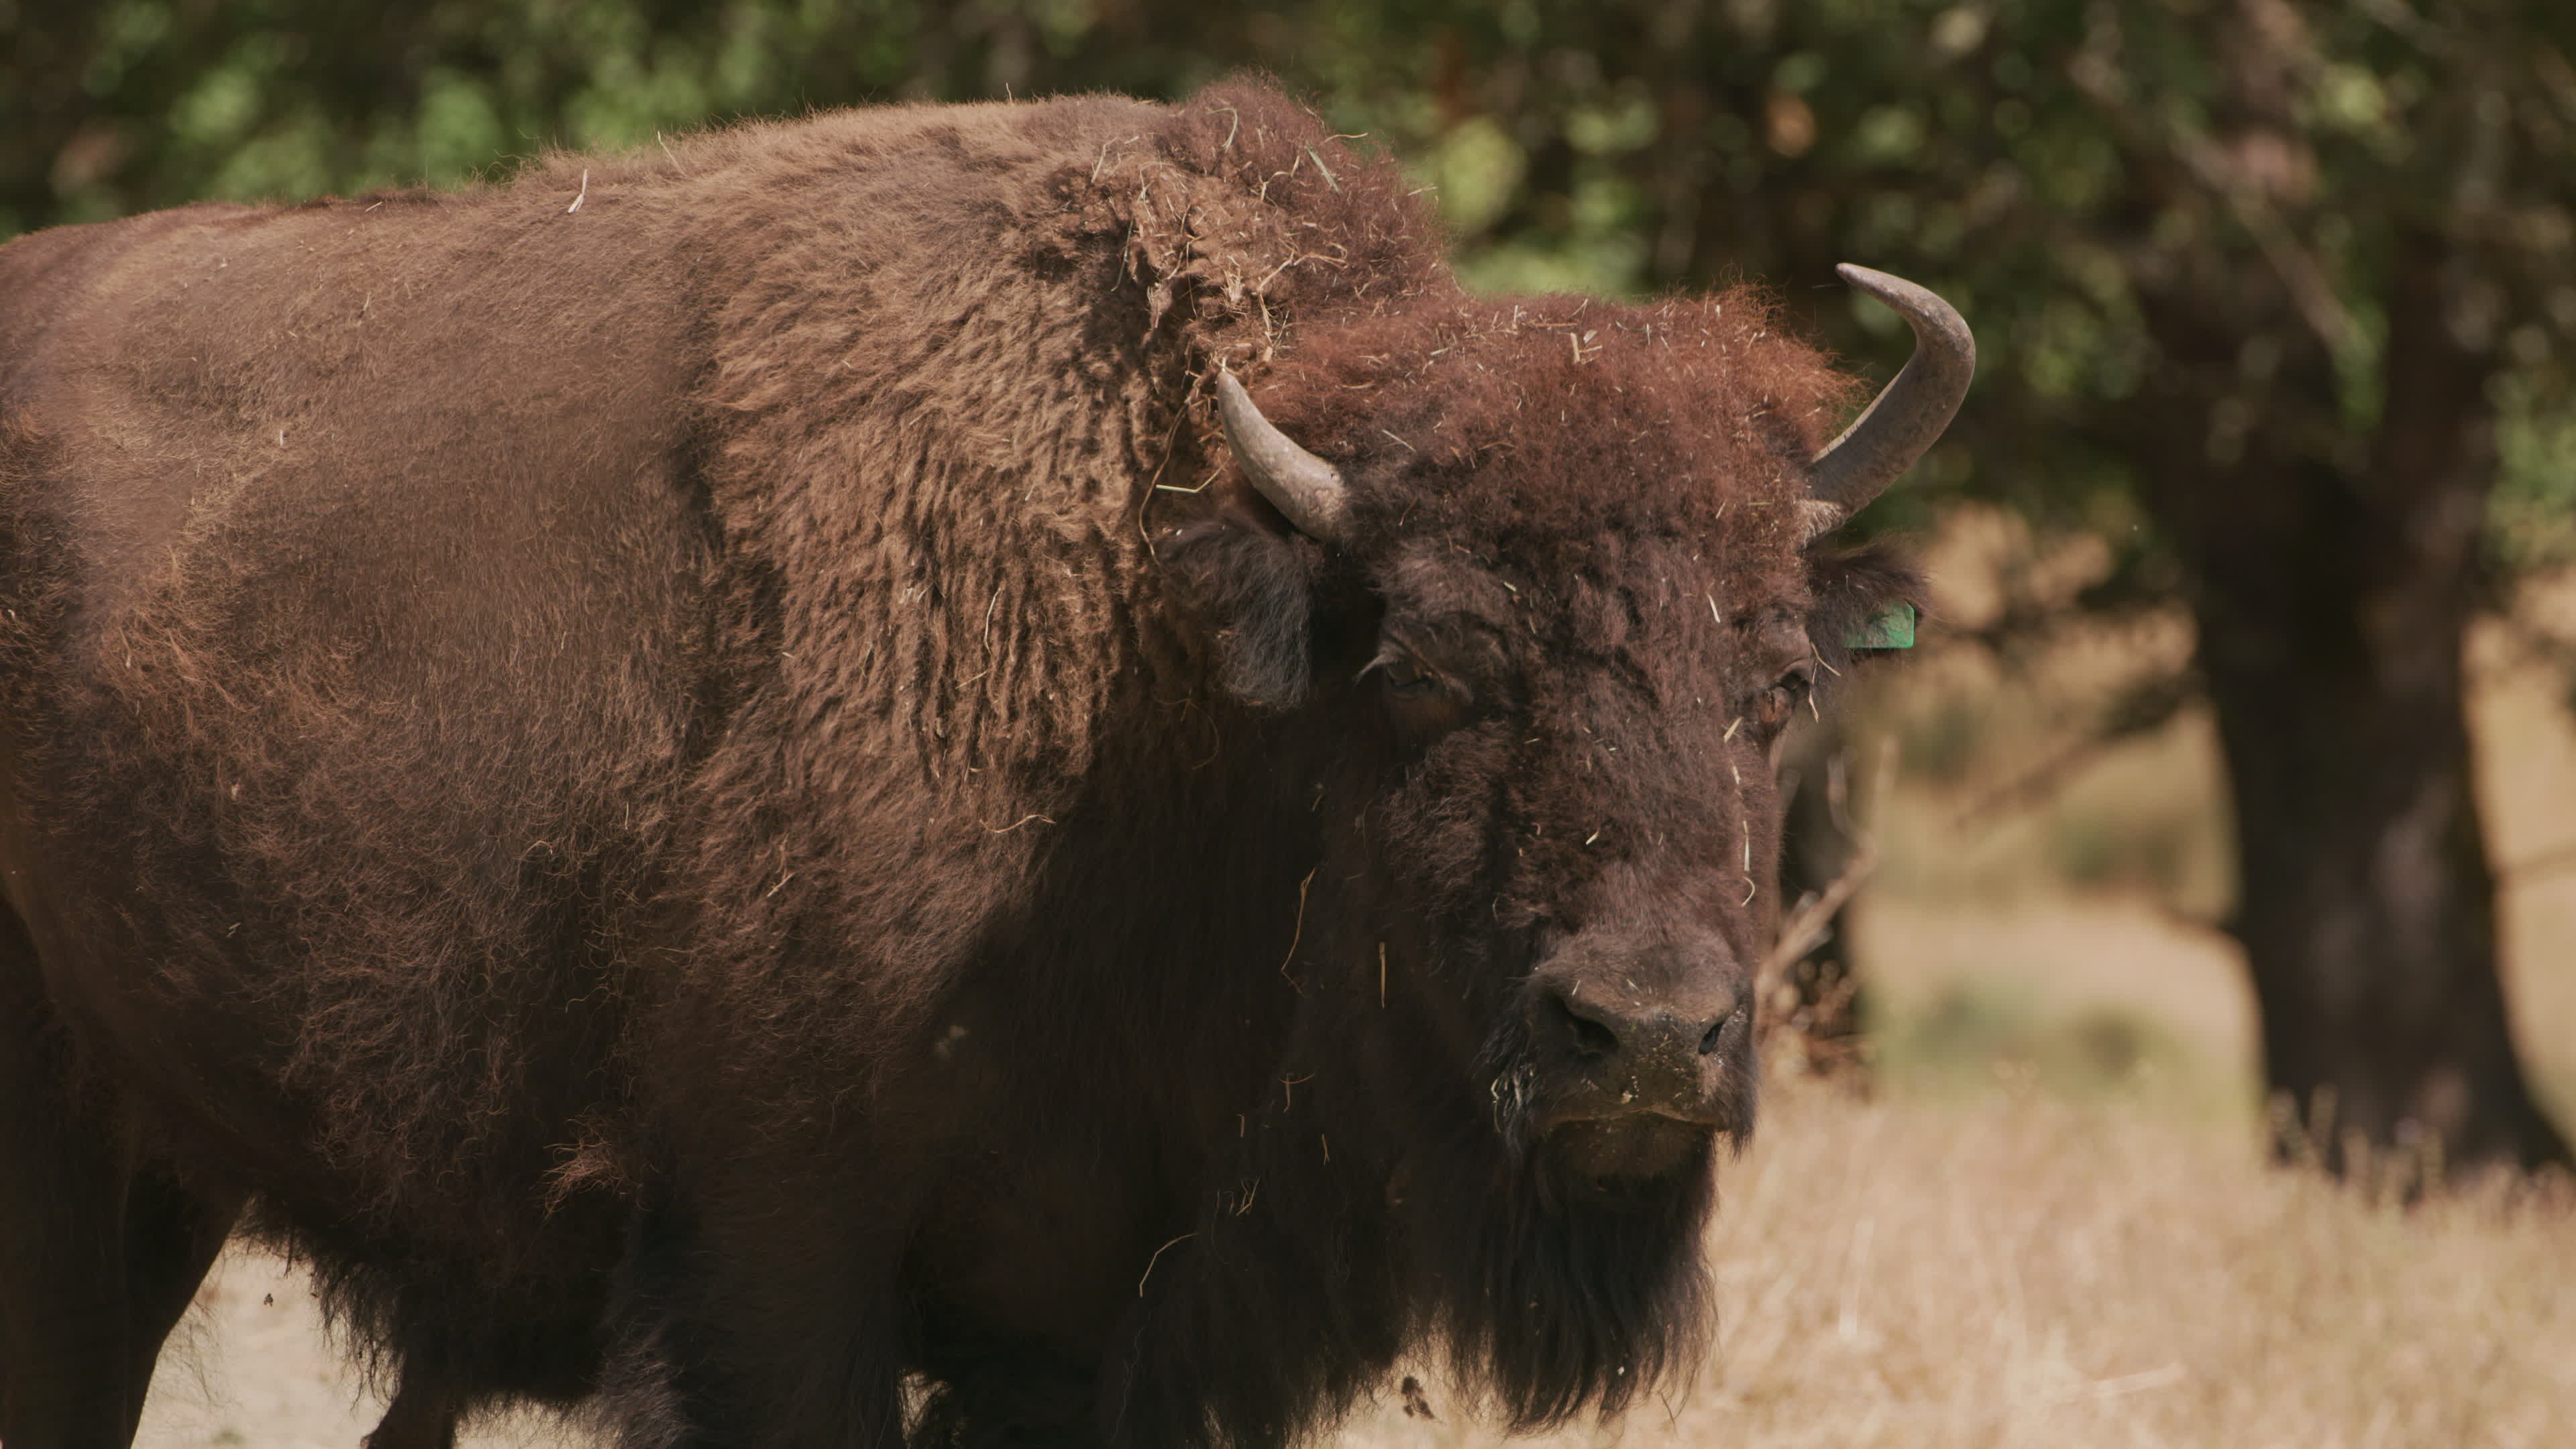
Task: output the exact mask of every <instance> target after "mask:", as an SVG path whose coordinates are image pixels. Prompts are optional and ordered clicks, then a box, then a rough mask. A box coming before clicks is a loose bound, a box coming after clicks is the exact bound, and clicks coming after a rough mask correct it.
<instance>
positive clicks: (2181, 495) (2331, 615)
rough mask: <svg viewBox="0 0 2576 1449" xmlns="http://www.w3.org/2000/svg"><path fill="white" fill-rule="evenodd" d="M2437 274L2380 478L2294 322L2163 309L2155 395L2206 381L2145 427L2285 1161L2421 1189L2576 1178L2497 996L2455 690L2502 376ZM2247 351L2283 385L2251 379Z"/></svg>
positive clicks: (2153, 496)
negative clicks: (2384, 1166)
mask: <svg viewBox="0 0 2576 1449" xmlns="http://www.w3.org/2000/svg"><path fill="white" fill-rule="evenodd" d="M2446 263H2447V253H2446V251H2445V248H2444V247H2443V245H2442V244H2441V243H2440V241H2439V240H2438V239H2436V238H2432V237H2429V236H2424V235H2417V236H2414V237H2412V238H2410V239H2409V240H2408V241H2407V242H2406V244H2405V246H2404V249H2403V252H2402V254H2401V256H2400V257H2399V258H2398V259H2397V265H2396V268H2395V271H2394V274H2393V281H2392V285H2391V287H2390V289H2389V295H2388V296H2387V298H2386V302H2387V316H2388V324H2389V336H2388V348H2387V361H2386V365H2385V371H2384V378H2385V389H2386V391H2385V402H2384V404H2383V409H2382V416H2381V418H2380V421H2379V426H2378V433H2377V435H2376V440H2375V443H2374V445H2373V447H2372V449H2371V454H2370V456H2369V457H2367V458H2358V457H2352V456H2347V455H2342V454H2337V453H2335V452H2334V450H2332V449H2331V448H2328V447H2324V446H2321V443H2322V441H2323V439H2325V438H2326V437H2327V435H2328V433H2329V432H2330V431H2331V430H2329V429H2327V428H2323V427H2319V426H2316V425H2317V424H2320V423H2323V422H2325V421H2327V420H2329V419H2331V418H2332V417H2333V411H2332V410H2333V408H2334V406H2335V403H2334V397H2335V394H2334V391H2333V389H2334V386H2335V378H2334V373H2333V368H2332V364H2331V361H2330V359H2329V357H2328V356H2327V354H2326V353H2325V351H2324V349H2323V348H2322V346H2319V345H2317V344H2316V343H2315V342H2314V341H2313V339H2307V340H2300V339H2297V338H2296V337H2292V338H2291V339H2290V340H2288V341H2286V342H2285V341H2283V340H2282V338H2283V337H2284V335H2286V334H2288V333H2292V332H2294V331H2295V328H2296V324H2295V323H2287V324H2286V325H2285V328H2284V330H2283V332H2282V333H2275V334H2272V336H2271V337H2270V338H2269V339H2267V340H2263V341H2261V342H2260V343H2259V344H2252V343H2249V342H2248V341H2247V338H2248V337H2249V336H2252V337H2257V338H2260V337H2263V336H2264V334H2262V333H2260V332H2259V331H2255V332H2251V333H2249V331H2248V330H2247V329H2246V328H2245V325H2244V324H2245V317H2246V314H2245V313H2244V312H2243V311H2238V312H2237V313H2236V315H2235V316H2234V318H2233V319H2232V321H2233V325H2230V321H2231V319H2230V318H2228V317H2227V316H2226V315H2225V314H2224V313H2222V312H2220V311H2219V308H2220V307H2221V306H2222V305H2223V302H2222V299H2223V297H2224V296H2225V293H2223V292H2222V293H2219V294H2216V295H2204V296H2203V297H2201V298H2200V299H2199V300H2198V301H2197V302H2196V303H2194V304H2175V305H2167V306H2163V307H2154V308H2151V309H2150V310H2151V312H2152V313H2153V314H2154V322H2155V324H2156V325H2157V330H2158V333H2159V337H2160V340H2161V341H2163V342H2165V343H2166V344H2167V347H2168V349H2169V352H2168V358H2167V361H2168V363H2169V364H2174V365H2175V367H2174V371H2173V372H2172V373H2171V374H2169V376H2175V377H2187V378H2192V379H2194V381H2190V382H2181V383H2174V384H2168V385H2166V386H2164V387H2163V388H2161V389H2160V391H2161V392H2162V394H2163V395H2162V396H2161V397H2159V398H2156V399H2152V400H2151V401H2152V402H2161V403H2162V404H2163V406H2162V407H2158V408H2154V409H2153V410H2152V412H2151V413H2150V416H2159V417H2161V419H2162V421H2163V424H2164V425H2163V426H2162V427H2161V428H2160V429H2159V431H2161V433H2162V434H2163V442H2162V444H2161V446H2158V445H2155V444H2149V445H2148V446H2149V447H2150V449H2151V459H2150V467H2152V468H2154V469H2155V470H2156V472H2157V473H2158V475H2159V476H2158V477H2157V478H2156V480H2155V483H2154V486H2152V487H2151V488H2150V489H2149V498H2150V502H2151V506H2153V507H2154V508H2155V509H2156V512H2157V513H2158V516H2159V517H2160V519H2161V520H2162V521H2163V522H2164V523H2165V525H2166V526H2167V527H2168V528H2170V529H2172V530H2173V532H2174V533H2175V536H2176V539H2177V542H2178V543H2179V544H2180V546H2181V548H2182V550H2183V551H2184V553H2185V554H2186V555H2187V556H2188V557H2189V559H2190V560H2191V563H2192V565H2193V572H2194V574H2195V575H2196V576H2197V578H2196V582H2197V590H2196V597H2195V601H2194V604H2195V614H2196V616H2197V620H2198V624H2199V629H2200V643H2199V649H2200V661H2201V665H2202V668H2203V669H2204V671H2205V673H2206V675H2207V678H2208V680H2209V687H2210V692H2211V695H2212V697H2213V699H2214V701H2215V703H2216V707H2217V714H2218V726H2219V734H2220V738H2221V741H2222V745H2223V748H2224V751H2225V755H2226V764H2227V772H2228V778H2229V782H2230V784H2231V786H2232V788H2233V791H2234V795H2235V807H2236V839H2237V845H2238V849H2239V853H2240V859H2241V872H2242V874H2241V894H2240V899H2241V902H2242V904H2241V905H2240V906H2239V907H2238V911H2237V915H2236V919H2235V921H2234V922H2233V930H2234V932H2235V934H2236V936H2237V938H2238V939H2239V940H2240V941H2241V942H2242V943H2243V944H2244V948H2245V954H2246V960H2247V964H2248V966H2249V968H2250V970H2251V972H2252V975H2253V980H2254V988H2255V995H2256V999H2257V1001H2258V1003H2259V1006H2260V1009H2261V1013H2262V1040H2263V1057H2264V1070H2265V1073H2266V1077H2267V1079H2268V1082H2269V1085H2270V1087H2271V1089H2272V1091H2273V1093H2274V1094H2275V1101H2276V1103H2277V1104H2280V1105H2281V1106H2282V1107H2284V1108H2286V1110H2280V1111H2276V1114H2275V1142H2274V1146H2275V1150H2276V1151H2278V1152H2279V1153H2281V1154H2282V1155H2284V1156H2291V1157H2303V1156H2305V1155H2307V1154H2309V1153H2311V1152H2313V1153H2315V1154H2316V1155H2317V1156H2318V1157H2319V1158H2320V1159H2321V1160H2322V1161H2323V1162H2324V1163H2325V1164H2326V1166H2327V1167H2328V1168H2329V1169H2330V1170H2333V1171H2336V1172H2346V1171H2349V1170H2351V1169H2352V1168H2354V1167H2355V1166H2356V1165H2357V1164H2356V1163H2355V1162H2354V1161H2353V1160H2352V1156H2351V1149H2352V1146H2353V1145H2354V1144H2355V1143H2362V1144H2367V1145H2368V1147H2369V1148H2371V1149H2372V1150H2373V1151H2374V1153H2387V1152H2393V1153H2395V1154H2396V1158H2395V1159H2394V1160H2395V1161H2396V1162H2398V1163H2399V1164H2400V1165H2401V1170H2407V1169H2409V1168H2415V1169H2421V1170H2423V1171H2425V1172H2426V1173H2428V1174H2429V1175H2433V1176H2439V1175H2442V1174H2445V1173H2448V1172H2452V1171H2456V1170H2459V1169H2462V1168H2468V1167H2473V1166H2481V1165H2488V1164H2510V1165H2514V1166H2519V1167H2524V1168H2530V1167H2535V1166H2538V1165H2540V1164H2543V1163H2548V1162H2558V1163H2565V1162H2568V1161H2569V1153H2568V1146H2567V1142H2566V1140H2565V1139H2564V1138H2563V1137H2562V1136H2560V1134H2559V1133H2558V1131H2557V1130H2556V1129H2555V1128H2554V1127H2553V1126H2552V1125H2551V1124H2550V1122H2549V1120H2548V1119H2547V1118H2546V1117H2545V1116H2544V1115H2543V1114H2542V1113H2541V1111H2540V1109H2539V1107H2538V1106H2537V1104H2536V1103H2535V1102H2534V1101H2533V1099H2532V1096H2531V1092H2530V1090H2529V1087H2528V1086H2527V1084H2526V1083H2525V1081H2524V1079H2523V1075H2522V1071H2521V1068H2520V1066H2519V1065H2518V1064H2517V1062H2516V1060H2515V1056H2514V1050H2513V1042H2512V1036H2511V1032H2510V1030H2509V1028H2508V1026H2507V1024H2506V1013H2505V1006H2504V996H2503V990H2502V987H2501V984H2500V982H2499V980H2498V976H2497V956H2496V926H2495V905H2494V896H2495V880H2494V875H2493V872H2492V871H2491V870H2490V868H2489V866H2488V862H2487V857H2486V850H2485V845H2484V840H2483V836H2482V833H2481V830H2480V825H2479V817H2478V804H2477V798H2476V793H2475V788H2474V777H2473V774H2472V770H2471V760H2470V741H2469V737H2468V729H2467V724H2466V719H2465V715H2464V712H2463V706H2464V703H2465V700H2464V689H2463V669H2462V663H2463V661H2462V650H2463V645H2464V640H2465V633H2466V629H2467V626H2468V624H2469V622H2470V619H2471V617H2472V615H2473V613H2474V611H2475V608H2476V606H2477V604H2478V601H2479V597H2480V593H2479V585H2480V562H2481V560H2480V527H2481V522H2482V520H2483V517H2484V513H2485V504H2486V498H2487V493H2488V491H2489V489H2490V487H2491V485H2492V483H2493V481H2494V475H2495V467H2496V460H2495V450H2494V443H2493V432H2494V416H2493V411H2494V410H2493V406H2492V404H2491V403H2490V402H2489V400H2488V396H2487V382H2488V379H2489V378H2490V376H2491V375H2492V373H2493V370H2494V368H2493V363H2492V361H2491V360H2490V356H2489V352H2488V346H2487V339H2485V338H2483V337H2480V336H2476V335H2463V334H2464V333H2470V334H2474V332H2475V328H2474V327H2473V326H2464V325H2463V323H2462V309H2461V308H2460V306H2459V299H2457V298H2455V297H2451V296H2448V295H2446V281H2447V278H2446V275H2445V268H2446ZM2238 280H2239V282H2240V286H2239V288H2238V289H2237V296H2238V299H2239V301H2240V303H2241V302H2242V300H2243V298H2244V296H2245V293H2246V288H2244V287H2243V286H2242V285H2241V284H2242V282H2243V280H2244V279H2242V278H2240V279H2238ZM2254 290H2258V291H2268V290H2269V288H2268V286H2261V285H2258V286H2257V287H2256V288H2255V289H2254ZM2256 310H2257V313H2258V315H2259V313H2260V312H2261V311H2263V310H2269V309H2261V308H2258V309H2256ZM2275 315H2280V314H2279V313H2277V312H2276V313H2275ZM2470 320H2471V321H2472V322H2473V321H2474V318H2473V317H2472V318H2471V319H2470ZM2249 346H2257V347H2258V349H2259V350H2258V352H2257V355H2258V356H2268V357H2270V358H2274V359H2279V360H2278V361H2275V362H2272V363H2270V364H2269V365H2267V366H2264V367H2248V366H2247V364H2246V357H2247V351H2248V348H2249ZM2249 379H2250V381H2249ZM2231 409H2233V410H2234V411H2230V410H2231ZM2249 409H2250V412H2249ZM2195 423H2196V424H2197V426H2194V425H2193V424H2195ZM2389 1160H2391V1159H2388V1158H2382V1159H2381V1161H2383V1162H2387V1161H2389Z"/></svg>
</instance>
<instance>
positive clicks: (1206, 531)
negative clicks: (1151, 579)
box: [1156, 518, 1320, 709]
mask: <svg viewBox="0 0 2576 1449" xmlns="http://www.w3.org/2000/svg"><path fill="white" fill-rule="evenodd" d="M1156 553H1157V555H1158V556H1159V557H1160V558H1161V560H1162V562H1163V566H1164V571H1165V577H1166V578H1168V579H1169V580H1170V581H1171V587H1172V591H1173V593H1174V595H1175V596H1176V598H1177V599H1178V601H1179V602H1180V604H1181V606H1182V608H1183V609H1184V610H1185V611H1186V612H1187V614H1188V615H1189V616H1190V618H1191V620H1192V622H1193V623H1194V624H1195V625H1196V626H1197V629H1198V632H1199V634H1200V637H1201V639H1202V640H1203V641H1204V642H1205V644H1206V647H1207V649H1208V652H1209V654H1210V656H1211V658H1212V660H1213V662H1214V664H1215V666H1216V676H1217V684H1218V686H1219V687H1220V688H1222V689H1224V690H1225V692H1226V693H1228V694H1230V695H1233V696H1234V697H1235V698H1237V699H1239V700H1242V701H1243V702H1245V703H1246V704H1252V705H1258V706H1260V707H1262V708H1265V709H1293V708H1295V707H1296V706H1298V705H1300V704H1303V703H1305V701H1306V698H1307V696H1308V695H1309V694H1310V693H1312V691H1313V688H1314V644H1313V640H1314V596H1315V569H1316V567H1317V566H1318V564H1319V562H1320V560H1319V558H1318V555H1317V551H1316V548H1315V546H1314V545H1313V544H1312V543H1310V542H1308V541H1306V540H1305V539H1303V538H1300V537H1298V536H1296V535H1282V534H1277V533H1273V532H1271V531H1269V530H1267V529H1263V528H1259V527H1254V526H1252V525H1250V524H1248V523H1242V522H1237V521H1233V520H1229V519H1224V518H1212V519H1205V520H1201V521H1199V522H1196V523H1191V524H1187V525H1184V526H1182V527H1180V528H1176V529H1174V530H1172V531H1171V532H1170V533H1168V534H1166V535H1165V536H1164V537H1163V539H1162V541H1161V544H1160V547H1158V548H1157V549H1156Z"/></svg>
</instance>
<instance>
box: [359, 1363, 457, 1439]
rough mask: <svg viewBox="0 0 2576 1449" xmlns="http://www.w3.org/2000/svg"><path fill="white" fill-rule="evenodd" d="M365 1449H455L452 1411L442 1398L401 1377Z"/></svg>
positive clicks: (453, 1411)
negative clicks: (400, 1382)
mask: <svg viewBox="0 0 2576 1449" xmlns="http://www.w3.org/2000/svg"><path fill="white" fill-rule="evenodd" d="M366 1449H456V1409H455V1406H454V1405H453V1404H452V1403H450V1402H449V1401H448V1398H447V1396H446V1395H445V1394H442V1393H439V1392H437V1391H435V1390H432V1389H429V1388H426V1387H424V1386H423V1385H422V1384H420V1383H419V1382H418V1381H417V1380H415V1379H413V1378H412V1377H410V1376H409V1375H405V1376H404V1378H403V1382H402V1387H401V1388H399V1389H396V1390H395V1391H394V1401H393V1402H392V1403H390V1404H387V1405H385V1416H384V1417H383V1418H382V1419H379V1420H377V1421H376V1430H375V1432H374V1433H372V1434H369V1435H368V1436H367V1442H366Z"/></svg>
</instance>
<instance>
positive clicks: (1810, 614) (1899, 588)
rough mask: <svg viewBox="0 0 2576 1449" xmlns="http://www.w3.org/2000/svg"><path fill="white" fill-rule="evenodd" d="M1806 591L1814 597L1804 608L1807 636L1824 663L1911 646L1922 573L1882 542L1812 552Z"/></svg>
mask: <svg viewBox="0 0 2576 1449" xmlns="http://www.w3.org/2000/svg"><path fill="white" fill-rule="evenodd" d="M1807 590H1808V594H1809V596H1810V597H1812V598H1813V599H1814V600H1815V603H1814V604H1813V605H1812V606H1810V607H1809V609H1808V611H1807V637H1808V639H1809V640H1810V641H1811V642H1812V643H1813V644H1814V645H1815V649H1816V654H1817V657H1819V658H1821V659H1823V660H1825V661H1826V662H1827V663H1829V664H1840V663H1842V662H1843V661H1844V660H1846V659H1849V658H1850V657H1851V656H1853V655H1855V654H1860V653H1866V652H1872V651H1876V650H1883V649H1904V648H1909V647H1911V646H1912V645H1913V642H1914V633H1913V621H1914V609H1915V606H1916V605H1917V604H1918V603H1920V602H1921V600H1922V598H1923V576H1922V575H1921V574H1920V573H1918V572H1916V571H1915V568H1914V566H1913V565H1912V564H1910V563H1908V562H1906V560H1905V559H1904V557H1903V556H1902V555H1900V554H1899V553H1898V552H1897V551H1896V550H1894V549H1892V548H1888V547H1886V546H1884V545H1881V544H1869V545H1865V546H1863V547H1860V548H1853V549H1833V550H1825V549H1816V550H1812V551H1810V552H1809V553H1808V555H1807ZM1900 621H1901V627H1900Z"/></svg>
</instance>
